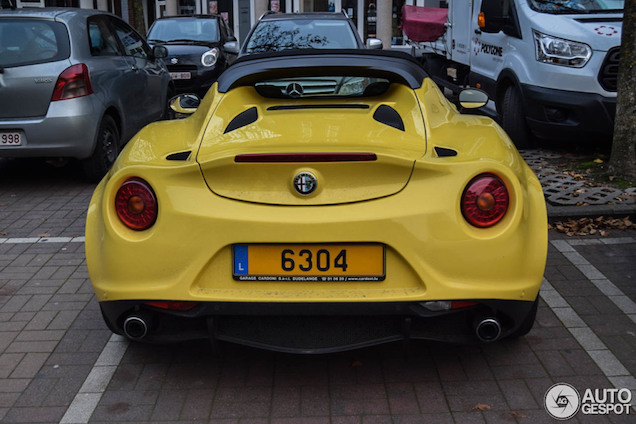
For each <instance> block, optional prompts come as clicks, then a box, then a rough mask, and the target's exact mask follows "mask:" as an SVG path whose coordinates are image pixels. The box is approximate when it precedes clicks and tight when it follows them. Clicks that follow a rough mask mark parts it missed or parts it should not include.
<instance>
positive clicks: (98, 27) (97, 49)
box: [88, 19, 121, 56]
mask: <svg viewBox="0 0 636 424" xmlns="http://www.w3.org/2000/svg"><path fill="white" fill-rule="evenodd" d="M88 37H89V42H90V48H91V54H92V55H93V56H118V55H120V54H121V52H120V51H119V47H117V41H116V40H115V37H114V36H113V34H112V33H111V32H110V30H109V29H108V26H107V25H106V23H105V22H104V21H103V20H101V19H92V20H89V22H88Z"/></svg>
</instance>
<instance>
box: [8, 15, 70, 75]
mask: <svg viewBox="0 0 636 424" xmlns="http://www.w3.org/2000/svg"><path fill="white" fill-rule="evenodd" d="M69 55H70V45H69V38H68V32H67V30H66V27H65V26H64V25H63V24H62V23H59V22H52V21H45V20H39V19H33V20H29V19H1V20H0V66H3V67H10V66H18V65H29V64H35V63H46V62H53V61H57V60H62V59H66V58H68V57H69Z"/></svg>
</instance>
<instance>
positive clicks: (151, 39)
mask: <svg viewBox="0 0 636 424" xmlns="http://www.w3.org/2000/svg"><path fill="white" fill-rule="evenodd" d="M148 42H150V43H165V41H164V40H158V39H156V38H149V39H148Z"/></svg>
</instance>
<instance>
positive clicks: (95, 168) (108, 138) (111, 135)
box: [82, 115, 119, 182]
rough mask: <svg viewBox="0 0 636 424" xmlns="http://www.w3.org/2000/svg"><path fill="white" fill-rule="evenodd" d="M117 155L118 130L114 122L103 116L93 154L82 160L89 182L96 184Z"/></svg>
mask: <svg viewBox="0 0 636 424" xmlns="http://www.w3.org/2000/svg"><path fill="white" fill-rule="evenodd" d="M118 154H119V129H118V128H117V124H116V123H115V120H114V119H113V118H112V117H110V116H108V115H105V116H104V117H103V118H102V122H101V123H100V124H99V131H98V132H97V140H96V142H95V149H94V150H93V154H92V155H91V156H90V157H89V158H87V159H84V161H83V162H82V166H83V168H84V174H86V178H88V180H89V181H91V182H98V181H99V180H101V179H102V177H103V176H104V175H106V173H107V172H108V170H109V169H110V168H111V167H112V166H113V163H115V159H117V155H118Z"/></svg>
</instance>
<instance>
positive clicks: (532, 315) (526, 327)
mask: <svg viewBox="0 0 636 424" xmlns="http://www.w3.org/2000/svg"><path fill="white" fill-rule="evenodd" d="M538 309H539V296H537V298H536V300H535V301H534V303H533V304H532V308H531V309H530V312H528V315H526V317H525V319H524V320H523V322H522V323H521V326H520V327H519V328H517V330H516V331H515V332H514V333H512V334H511V335H510V337H512V338H517V337H523V336H525V335H526V334H528V333H529V332H530V330H532V326H534V321H535V320H536V318H537V310H538Z"/></svg>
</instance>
